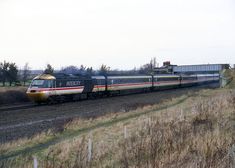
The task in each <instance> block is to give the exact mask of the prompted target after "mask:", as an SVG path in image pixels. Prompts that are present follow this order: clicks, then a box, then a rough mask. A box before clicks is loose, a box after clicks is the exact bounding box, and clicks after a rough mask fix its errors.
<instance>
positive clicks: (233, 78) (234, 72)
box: [223, 69, 235, 89]
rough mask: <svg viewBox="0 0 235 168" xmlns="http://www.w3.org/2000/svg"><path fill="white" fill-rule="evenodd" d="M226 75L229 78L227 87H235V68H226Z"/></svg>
mask: <svg viewBox="0 0 235 168" xmlns="http://www.w3.org/2000/svg"><path fill="white" fill-rule="evenodd" d="M223 75H224V77H225V78H227V79H228V84H227V86H226V88H230V89H231V88H235V69H228V70H225V71H224V73H223Z"/></svg>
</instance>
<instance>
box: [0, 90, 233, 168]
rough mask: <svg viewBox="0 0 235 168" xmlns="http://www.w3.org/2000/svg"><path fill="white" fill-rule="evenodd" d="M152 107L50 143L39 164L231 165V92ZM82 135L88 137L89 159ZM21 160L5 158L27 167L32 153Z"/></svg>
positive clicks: (77, 124) (73, 126)
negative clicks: (108, 124)
mask: <svg viewBox="0 0 235 168" xmlns="http://www.w3.org/2000/svg"><path fill="white" fill-rule="evenodd" d="M172 101H175V100H172ZM154 109H155V107H154V106H148V107H144V108H143V109H138V110H136V111H135V112H131V114H132V113H133V114H136V113H141V112H143V111H148V110H150V111H151V112H150V113H145V114H144V115H140V116H138V117H135V118H130V119H129V120H125V121H121V122H118V123H115V124H112V125H110V126H109V127H104V128H97V129H93V130H91V131H92V132H90V133H88V134H86V133H85V134H83V136H82V137H78V138H73V139H70V140H67V141H63V142H61V143H58V144H56V145H54V146H51V147H50V148H48V149H47V150H46V151H43V152H41V153H40V154H38V158H39V163H40V164H39V167H46V168H54V167H80V168H83V167H153V168H155V167H169V168H170V167H185V168H186V167H205V168H206V167H213V168H223V167H224V168H225V167H226V168H227V167H232V164H234V161H235V158H234V154H233V152H231V151H232V150H234V149H233V147H232V145H233V144H235V139H234V137H235V132H234V130H235V92H234V91H232V90H216V91H202V92H200V93H199V94H198V96H195V97H190V98H189V99H187V100H186V101H185V102H183V103H181V104H178V105H177V106H172V107H169V108H165V109H162V110H161V111H160V112H159V111H158V113H156V111H155V110H154ZM122 115H127V113H123V114H120V116H122ZM118 117H119V115H117V114H115V116H112V117H110V116H107V118H103V119H102V120H107V119H108V118H109V120H115V119H116V118H118ZM89 122H96V121H95V120H94V121H91V120H90V121H89ZM81 123H82V122H81V121H73V122H72V123H70V124H68V125H67V126H65V128H64V130H67V131H70V130H71V131H72V130H76V129H77V127H81V125H80V124H81ZM85 124H89V123H87V122H85ZM125 131H126V132H125ZM124 134H125V137H124ZM88 139H91V140H92V141H93V144H92V159H91V161H89V160H88ZM23 158H24V159H22V157H19V158H18V159H16V160H14V161H10V164H11V166H12V167H14V165H16V163H17V167H19V165H22V167H32V157H29V156H26V157H23ZM22 160H24V163H23V162H22ZM6 165H9V164H6V162H5V164H4V166H6ZM233 166H234V165H233ZM0 167H1V166H0Z"/></svg>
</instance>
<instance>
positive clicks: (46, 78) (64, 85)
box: [27, 73, 219, 103]
mask: <svg viewBox="0 0 235 168" xmlns="http://www.w3.org/2000/svg"><path fill="white" fill-rule="evenodd" d="M216 81H219V74H198V75H135V76H81V75H67V74H60V73H58V74H53V75H50V74H41V75H39V76H37V77H35V78H34V79H33V80H32V82H31V84H30V86H29V88H28V90H27V95H28V97H29V98H30V99H31V100H32V101H34V102H36V103H42V102H48V103H49V102H50V103H51V102H63V101H65V100H77V99H78V100H79V99H84V98H88V97H99V96H110V95H116V94H122V93H132V92H142V91H154V90H159V89H167V88H178V87H186V86H193V85H196V84H202V83H208V82H216Z"/></svg>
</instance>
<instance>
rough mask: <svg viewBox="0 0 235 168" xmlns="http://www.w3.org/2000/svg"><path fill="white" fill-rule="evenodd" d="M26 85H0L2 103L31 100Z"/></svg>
mask: <svg viewBox="0 0 235 168" xmlns="http://www.w3.org/2000/svg"><path fill="white" fill-rule="evenodd" d="M26 90H27V88H26V87H0V105H3V104H12V103H21V102H27V101H29V99H28V97H27V95H26Z"/></svg>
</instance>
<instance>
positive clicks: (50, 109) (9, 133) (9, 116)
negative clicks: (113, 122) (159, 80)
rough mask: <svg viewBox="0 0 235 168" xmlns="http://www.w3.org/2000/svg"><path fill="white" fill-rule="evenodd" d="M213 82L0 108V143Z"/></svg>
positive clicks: (187, 91)
mask: <svg viewBox="0 0 235 168" xmlns="http://www.w3.org/2000/svg"><path fill="white" fill-rule="evenodd" d="M214 87H217V85H207V86H198V87H190V88H181V89H172V90H165V91H157V92H151V93H142V94H132V95H125V96H117V97H109V98H101V99H96V100H84V101H78V102H70V103H64V104H57V105H50V106H49V105H46V106H37V107H34V108H30V109H22V110H20V109H19V110H14V111H6V112H4V111H2V112H0V143H5V142H9V141H12V140H15V139H19V138H24V137H27V138H30V137H32V136H34V135H36V134H38V133H41V132H45V131H48V130H49V129H50V130H53V131H55V132H58V131H60V130H61V129H63V125H64V124H66V123H67V122H69V121H71V120H72V119H74V118H94V117H97V116H101V115H105V114H107V113H115V112H127V111H130V110H133V109H136V108H138V107H142V106H145V105H152V104H158V103H161V102H163V101H164V100H166V99H171V98H174V97H178V96H181V95H185V94H188V93H196V91H198V90H200V89H202V88H214Z"/></svg>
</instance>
